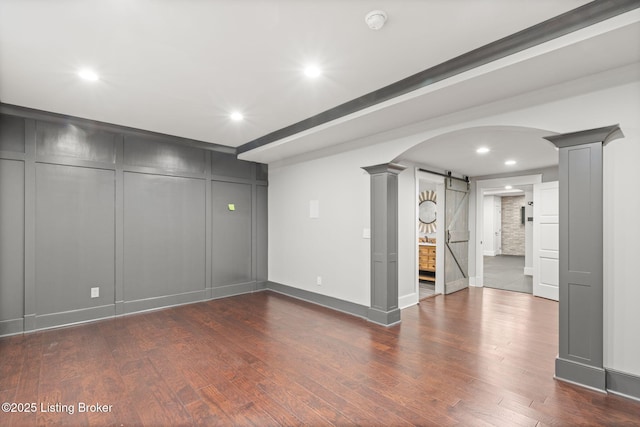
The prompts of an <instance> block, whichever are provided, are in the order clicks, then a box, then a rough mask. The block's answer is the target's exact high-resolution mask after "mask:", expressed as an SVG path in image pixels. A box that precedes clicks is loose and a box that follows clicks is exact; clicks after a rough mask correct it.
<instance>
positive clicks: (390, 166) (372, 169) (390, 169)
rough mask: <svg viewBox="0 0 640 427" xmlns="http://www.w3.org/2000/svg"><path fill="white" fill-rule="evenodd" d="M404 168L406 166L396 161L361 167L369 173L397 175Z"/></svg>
mask: <svg viewBox="0 0 640 427" xmlns="http://www.w3.org/2000/svg"><path fill="white" fill-rule="evenodd" d="M406 168H407V167H406V166H402V165H399V164H397V163H382V164H379V165H373V166H363V167H362V169H364V170H366V171H367V172H369V174H370V175H377V174H380V173H392V174H395V175H398V174H399V173H400V172H402V171H403V170H405V169H406Z"/></svg>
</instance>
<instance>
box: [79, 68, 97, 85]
mask: <svg viewBox="0 0 640 427" xmlns="http://www.w3.org/2000/svg"><path fill="white" fill-rule="evenodd" d="M78 76H79V77H80V78H81V79H82V80H86V81H89V82H95V81H98V80H100V76H98V74H97V73H96V72H95V71H93V70H91V69H89V68H83V69H81V70H80V71H78Z"/></svg>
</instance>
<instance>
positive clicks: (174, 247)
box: [0, 112, 267, 335]
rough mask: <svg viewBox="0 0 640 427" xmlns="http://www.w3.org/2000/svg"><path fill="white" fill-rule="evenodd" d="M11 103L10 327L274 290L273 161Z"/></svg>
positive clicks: (5, 267)
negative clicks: (16, 108)
mask: <svg viewBox="0 0 640 427" xmlns="http://www.w3.org/2000/svg"><path fill="white" fill-rule="evenodd" d="M11 114H12V115H7V114H0V335H7V334H12V333H19V332H22V331H28V330H33V329H40V328H46V327H52V326H58V325H63V324H69V323H75V322H81V321H87V320H93V319H98V318H103V317H109V316H114V315H116V314H121V313H131V312H136V311H140V310H146V309H152V308H158V307H164V306H170V305H175V304H182V303H188V302H195V301H202V300H205V299H208V298H212V297H221V296H226V295H234V294H238V293H243V292H251V291H254V290H259V289H264V286H265V285H264V282H265V281H266V279H267V168H266V165H260V164H255V163H251V162H245V161H240V160H238V159H237V158H236V157H235V155H233V154H229V153H228V152H218V151H211V150H207V149H204V148H199V147H195V146H187V145H184V144H182V145H181V144H180V143H177V141H178V140H177V139H175V140H173V139H172V138H170V137H167V136H163V135H155V134H152V133H148V134H147V133H145V132H140V131H135V132H132V131H131V130H128V129H123V128H119V127H117V126H110V125H104V124H99V125H95V124H93V123H92V122H86V123H85V122H84V121H82V120H80V119H71V120H68V121H67V120H64V119H62V118H60V117H57V116H55V115H51V120H41V119H42V118H43V115H44V116H45V117H49V115H47V114H46V113H42V112H38V115H37V116H34V118H31V117H32V116H30V115H29V114H28V113H26V114H25V116H24V117H20V116H15V115H13V112H11ZM91 288H99V296H97V297H92V295H91Z"/></svg>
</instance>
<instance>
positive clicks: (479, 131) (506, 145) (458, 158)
mask: <svg viewBox="0 0 640 427" xmlns="http://www.w3.org/2000/svg"><path fill="white" fill-rule="evenodd" d="M543 136H549V131H547V130H538V129H530V128H516V127H481V128H471V129H465V130H461V131H458V132H454V133H450V134H446V135H443V136H441V137H436V138H433V139H430V140H429V141H428V143H424V144H420V145H417V146H416V147H414V148H412V149H410V150H409V151H407V152H405V153H404V154H403V155H402V156H401V157H400V159H398V160H399V161H402V160H409V161H412V162H417V163H421V164H423V165H427V166H428V165H431V166H433V167H436V168H439V169H444V170H449V171H452V172H456V175H461V174H464V175H467V176H470V177H477V176H483V175H488V174H503V173H509V172H513V171H523V170H533V169H542V168H546V167H549V166H553V165H556V164H558V151H556V149H555V147H554V145H553V144H552V143H551V142H549V141H547V140H544V139H542V137H543ZM480 147H486V148H489V149H490V151H489V152H488V153H485V154H478V153H477V152H476V149H478V148H480ZM507 160H515V161H516V164H515V165H505V161H507Z"/></svg>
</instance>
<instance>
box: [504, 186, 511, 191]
mask: <svg viewBox="0 0 640 427" xmlns="http://www.w3.org/2000/svg"><path fill="white" fill-rule="evenodd" d="M512 188H513V187H512V186H510V185H505V186H504V189H505V190H511V189H512Z"/></svg>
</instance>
